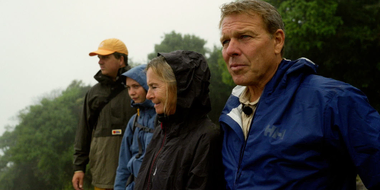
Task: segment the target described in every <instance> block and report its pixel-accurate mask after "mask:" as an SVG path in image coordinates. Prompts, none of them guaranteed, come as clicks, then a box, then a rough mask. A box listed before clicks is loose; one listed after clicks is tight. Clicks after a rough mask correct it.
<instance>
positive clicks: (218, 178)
mask: <svg viewBox="0 0 380 190" xmlns="http://www.w3.org/2000/svg"><path fill="white" fill-rule="evenodd" d="M205 127H209V126H205ZM212 128H213V130H211V131H208V132H207V133H206V134H203V135H202V136H201V137H200V140H199V145H198V146H197V149H196V151H195V155H194V158H193V162H192V166H191V168H190V172H189V180H188V182H187V186H186V189H198V190H202V189H204V190H213V189H215V190H216V189H218V190H223V189H225V182H224V176H223V173H224V172H223V164H222V154H221V152H222V150H221V149H222V138H221V135H220V131H219V130H217V129H216V128H215V126H213V127H212Z"/></svg>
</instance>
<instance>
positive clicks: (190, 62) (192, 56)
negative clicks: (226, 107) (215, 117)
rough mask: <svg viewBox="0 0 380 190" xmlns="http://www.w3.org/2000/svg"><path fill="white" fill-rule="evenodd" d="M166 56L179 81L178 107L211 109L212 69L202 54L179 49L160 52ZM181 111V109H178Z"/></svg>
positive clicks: (206, 110)
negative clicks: (210, 87) (210, 85)
mask: <svg viewBox="0 0 380 190" xmlns="http://www.w3.org/2000/svg"><path fill="white" fill-rule="evenodd" d="M158 55H162V56H163V57H165V60H166V62H167V63H168V64H169V65H170V67H171V68H172V69H173V72H174V75H175V78H176V81H177V108H184V109H190V108H191V109H199V110H202V111H205V112H206V113H208V112H209V111H210V110H211V103H210V98H209V88H208V87H209V84H210V69H209V67H208V65H207V62H206V59H205V58H204V57H203V55H202V54H199V53H197V52H193V51H184V50H178V51H173V52H170V53H158ZM177 111H179V110H177Z"/></svg>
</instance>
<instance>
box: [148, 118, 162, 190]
mask: <svg viewBox="0 0 380 190" xmlns="http://www.w3.org/2000/svg"><path fill="white" fill-rule="evenodd" d="M161 128H163V126H162V123H161ZM165 139H166V131H165V130H164V139H163V140H162V144H161V147H160V150H158V152H157V154H156V156H155V157H154V159H153V162H152V164H151V165H150V170H149V178H148V188H147V190H149V189H150V185H151V181H150V179H151V178H150V177H151V176H152V170H153V166H154V163H155V162H156V159H157V157H158V155H159V154H160V152H161V150H162V147H164V144H165ZM156 168H157V167H156ZM154 173H156V171H155V172H154Z"/></svg>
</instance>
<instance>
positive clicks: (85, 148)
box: [73, 92, 93, 172]
mask: <svg viewBox="0 0 380 190" xmlns="http://www.w3.org/2000/svg"><path fill="white" fill-rule="evenodd" d="M89 103H90V102H89V92H87V94H86V96H85V100H84V103H83V110H82V115H81V117H80V120H79V125H78V128H77V132H76V136H75V143H74V161H73V169H74V171H79V170H81V171H83V172H86V165H87V163H88V161H89V157H88V156H89V153H90V144H91V138H92V130H93V126H91V125H90V119H91V115H93V113H92V111H91V108H90V106H89Z"/></svg>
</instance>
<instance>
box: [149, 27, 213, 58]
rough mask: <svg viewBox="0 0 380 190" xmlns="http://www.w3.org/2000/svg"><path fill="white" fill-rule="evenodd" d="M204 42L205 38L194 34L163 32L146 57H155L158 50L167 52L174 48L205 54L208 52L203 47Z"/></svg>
mask: <svg viewBox="0 0 380 190" xmlns="http://www.w3.org/2000/svg"><path fill="white" fill-rule="evenodd" d="M206 43H207V41H206V40H204V39H201V38H199V37H197V36H195V35H190V34H185V35H182V34H180V33H176V32H175V31H172V32H171V33H167V34H164V36H163V40H162V42H161V43H160V44H155V45H154V52H153V53H150V54H149V55H148V59H149V60H151V59H153V58H155V57H157V53H159V52H166V53H167V52H171V51H174V50H189V51H195V52H198V53H200V54H202V55H205V54H206V53H207V52H208V51H207V49H206V48H205V47H204V46H205V44H206Z"/></svg>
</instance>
